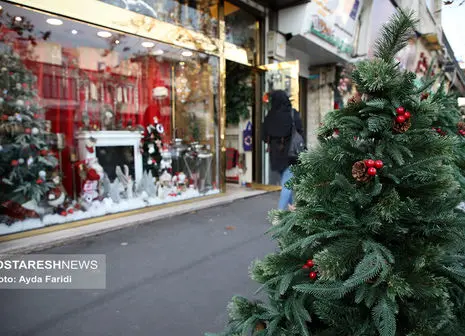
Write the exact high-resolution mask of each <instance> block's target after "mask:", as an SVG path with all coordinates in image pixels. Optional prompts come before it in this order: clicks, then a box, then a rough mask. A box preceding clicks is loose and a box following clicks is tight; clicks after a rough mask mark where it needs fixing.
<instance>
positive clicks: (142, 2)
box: [98, 0, 218, 37]
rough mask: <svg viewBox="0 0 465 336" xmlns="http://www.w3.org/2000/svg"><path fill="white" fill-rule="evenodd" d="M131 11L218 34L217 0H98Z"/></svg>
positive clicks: (206, 33) (195, 29) (204, 32)
mask: <svg viewBox="0 0 465 336" xmlns="http://www.w3.org/2000/svg"><path fill="white" fill-rule="evenodd" d="M98 1H102V2H105V3H107V4H110V5H114V6H118V7H120V8H124V9H127V10H129V11H132V12H136V13H139V14H142V15H145V16H148V17H152V18H155V19H158V20H161V21H163V22H168V23H171V24H175V25H177V26H181V27H184V28H188V29H192V30H194V31H197V32H199V33H202V34H205V35H207V36H215V37H216V36H217V35H218V0H178V1H176V0H156V1H154V0H98Z"/></svg>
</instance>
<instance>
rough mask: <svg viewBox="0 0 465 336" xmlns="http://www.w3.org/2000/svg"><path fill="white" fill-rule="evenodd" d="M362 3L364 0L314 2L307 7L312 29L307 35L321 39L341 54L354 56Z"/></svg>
mask: <svg viewBox="0 0 465 336" xmlns="http://www.w3.org/2000/svg"><path fill="white" fill-rule="evenodd" d="M362 2H363V0H316V1H312V2H311V3H310V4H309V5H308V7H307V11H308V12H307V17H308V18H309V20H308V21H310V29H309V30H308V31H307V32H306V34H308V35H315V36H317V37H319V38H321V39H322V40H324V41H326V42H328V43H329V44H331V45H332V46H334V47H336V48H337V50H338V52H340V53H344V54H347V55H350V54H352V51H353V47H352V44H353V41H354V35H355V30H356V25H357V19H358V15H359V13H360V9H361V7H362ZM307 27H308V26H307Z"/></svg>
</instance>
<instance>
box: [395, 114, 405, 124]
mask: <svg viewBox="0 0 465 336" xmlns="http://www.w3.org/2000/svg"><path fill="white" fill-rule="evenodd" d="M396 122H397V123H399V124H402V123H404V122H405V117H404V116H403V115H398V116H397V118H396Z"/></svg>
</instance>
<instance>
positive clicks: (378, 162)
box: [375, 160, 384, 169]
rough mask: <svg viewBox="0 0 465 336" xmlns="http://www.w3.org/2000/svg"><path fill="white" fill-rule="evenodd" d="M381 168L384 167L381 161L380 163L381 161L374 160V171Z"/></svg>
mask: <svg viewBox="0 0 465 336" xmlns="http://www.w3.org/2000/svg"><path fill="white" fill-rule="evenodd" d="M383 166H384V163H383V161H381V160H376V161H375V168H376V169H381V168H383Z"/></svg>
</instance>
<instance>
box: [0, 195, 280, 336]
mask: <svg viewBox="0 0 465 336" xmlns="http://www.w3.org/2000/svg"><path fill="white" fill-rule="evenodd" d="M277 200H278V195H277V193H269V194H265V195H260V196H257V197H254V198H249V199H244V200H239V201H236V202H234V203H230V204H228V205H224V206H218V207H215V208H210V209H205V210H201V211H199V212H196V213H190V214H186V215H181V216H176V217H172V218H169V219H164V220H160V221H158V222H155V223H153V224H148V225H140V226H134V227H129V228H126V229H123V230H119V231H114V232H110V233H107V234H105V235H101V236H96V237H90V238H87V239H85V240H82V241H80V242H76V243H73V244H71V245H66V246H62V247H56V248H54V249H51V250H48V251H45V252H46V253H60V254H75V253H76V254H100V253H103V254H106V255H107V289H106V290H66V291H65V290H21V291H19V290H3V291H0V302H2V304H1V308H0V335H2V336H13V335H24V336H84V335H89V336H90V335H92V336H129V335H131V336H132V335H134V336H135V335H143V336H145V335H147V336H197V335H203V333H204V332H206V331H219V330H221V329H222V327H223V326H224V324H225V322H226V320H227V315H226V309H225V308H226V305H227V303H228V301H229V299H230V298H231V296H232V295H234V294H241V295H246V296H252V295H253V293H254V291H255V290H256V289H257V288H258V285H257V284H256V283H254V282H253V281H252V280H250V279H249V277H248V267H249V265H250V263H251V261H252V260H253V259H255V258H261V257H263V256H264V255H265V254H267V253H269V252H271V251H273V250H274V248H275V243H274V242H272V241H271V240H270V239H269V237H268V236H265V235H264V232H265V231H266V230H267V229H268V228H269V227H270V224H269V223H268V222H267V218H266V217H267V212H268V211H269V210H270V209H271V208H272V207H274V206H275V205H276V204H277ZM228 226H230V227H228ZM227 227H228V228H227Z"/></svg>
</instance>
